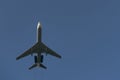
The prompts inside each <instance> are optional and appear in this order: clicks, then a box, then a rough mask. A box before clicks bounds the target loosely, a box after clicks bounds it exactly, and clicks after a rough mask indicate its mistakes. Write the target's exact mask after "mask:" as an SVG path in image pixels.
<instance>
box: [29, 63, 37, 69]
mask: <svg viewBox="0 0 120 80" xmlns="http://www.w3.org/2000/svg"><path fill="white" fill-rule="evenodd" d="M35 67H37V64H33V65H32V66H31V67H30V68H29V70H31V69H33V68H35Z"/></svg>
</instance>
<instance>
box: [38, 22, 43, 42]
mask: <svg viewBox="0 0 120 80" xmlns="http://www.w3.org/2000/svg"><path fill="white" fill-rule="evenodd" d="M41 38H42V26H41V24H40V22H38V25H37V42H41Z"/></svg>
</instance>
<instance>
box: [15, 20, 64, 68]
mask: <svg viewBox="0 0 120 80" xmlns="http://www.w3.org/2000/svg"><path fill="white" fill-rule="evenodd" d="M41 35H42V26H41V23H40V22H38V25H37V42H36V43H35V44H34V45H33V46H32V47H31V48H29V49H28V50H26V51H25V52H24V53H22V54H21V55H19V56H18V57H17V58H16V60H19V59H21V58H23V57H26V56H28V55H33V54H35V56H34V62H35V64H33V65H32V66H31V67H30V68H29V70H31V69H33V68H34V67H37V66H38V67H42V68H44V69H47V67H46V66H44V65H43V64H42V63H43V55H42V54H43V53H46V55H47V54H50V55H52V56H55V57H57V58H62V57H61V56H60V55H59V54H58V53H56V52H55V51H53V50H52V49H50V48H48V47H47V46H46V45H45V44H44V43H43V42H42V36H41Z"/></svg>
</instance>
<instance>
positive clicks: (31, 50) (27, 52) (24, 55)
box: [16, 44, 37, 60]
mask: <svg viewBox="0 0 120 80" xmlns="http://www.w3.org/2000/svg"><path fill="white" fill-rule="evenodd" d="M36 47H37V44H35V45H34V46H32V47H31V48H30V49H28V50H27V51H25V52H24V53H22V54H21V55H20V56H18V57H17V58H16V60H18V59H21V58H23V57H26V56H28V55H30V54H32V53H34V51H35V49H36Z"/></svg>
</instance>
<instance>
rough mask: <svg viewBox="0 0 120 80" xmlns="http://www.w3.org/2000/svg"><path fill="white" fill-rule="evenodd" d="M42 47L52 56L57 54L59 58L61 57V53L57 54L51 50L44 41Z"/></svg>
mask: <svg viewBox="0 0 120 80" xmlns="http://www.w3.org/2000/svg"><path fill="white" fill-rule="evenodd" d="M42 47H43V52H45V53H48V54H50V55H52V56H55V57H57V58H61V56H60V55H59V54H57V53H56V52H55V51H53V50H51V49H50V48H48V47H47V46H46V45H45V44H43V43H42Z"/></svg>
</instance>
